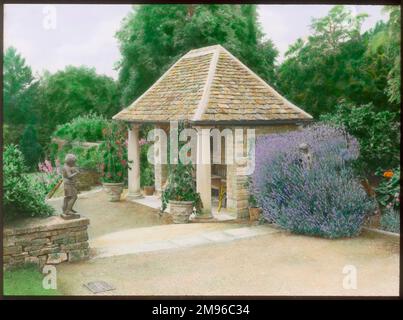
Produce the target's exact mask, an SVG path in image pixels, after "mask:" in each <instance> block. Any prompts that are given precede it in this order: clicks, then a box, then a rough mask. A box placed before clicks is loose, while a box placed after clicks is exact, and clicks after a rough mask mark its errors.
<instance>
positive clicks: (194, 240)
mask: <svg viewBox="0 0 403 320" xmlns="http://www.w3.org/2000/svg"><path fill="white" fill-rule="evenodd" d="M171 242H172V243H174V244H176V245H177V246H179V247H193V246H199V245H203V244H209V243H211V241H210V240H209V239H207V238H205V237H203V236H193V237H183V238H178V239H173V240H171Z"/></svg>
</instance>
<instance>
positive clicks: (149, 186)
mask: <svg viewBox="0 0 403 320" xmlns="http://www.w3.org/2000/svg"><path fill="white" fill-rule="evenodd" d="M140 182H141V185H142V187H143V190H144V194H145V195H146V196H152V195H153V194H154V191H155V188H154V170H153V169H152V168H151V167H146V168H145V169H144V170H143V171H142V172H141V177H140Z"/></svg>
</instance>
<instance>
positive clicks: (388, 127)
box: [320, 103, 400, 172]
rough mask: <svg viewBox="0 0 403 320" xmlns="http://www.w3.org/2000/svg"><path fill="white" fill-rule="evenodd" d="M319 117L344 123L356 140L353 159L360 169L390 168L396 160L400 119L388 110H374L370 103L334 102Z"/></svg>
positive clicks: (397, 157) (338, 123)
mask: <svg viewBox="0 0 403 320" xmlns="http://www.w3.org/2000/svg"><path fill="white" fill-rule="evenodd" d="M320 119H321V120H323V121H325V122H331V123H334V124H337V125H339V126H341V127H344V128H345V129H346V130H347V131H348V132H349V133H350V134H351V135H353V136H354V137H356V138H357V139H358V142H359V143H360V158H359V161H358V162H357V164H358V169H359V170H360V171H361V172H368V170H369V171H372V172H374V171H375V170H377V169H380V168H383V169H387V168H392V167H394V166H397V165H398V164H399V162H400V122H399V121H398V119H397V114H396V113H394V112H390V111H380V112H376V111H375V110H374V106H373V105H372V104H367V105H362V106H354V105H351V104H348V103H342V104H340V105H338V106H337V107H336V108H335V110H334V112H333V113H329V114H326V115H322V116H321V117H320Z"/></svg>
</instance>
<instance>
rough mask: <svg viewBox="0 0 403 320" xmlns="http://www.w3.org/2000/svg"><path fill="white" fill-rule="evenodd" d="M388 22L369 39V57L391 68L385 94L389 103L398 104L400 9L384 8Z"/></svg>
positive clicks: (395, 7) (399, 84) (399, 83)
mask: <svg viewBox="0 0 403 320" xmlns="http://www.w3.org/2000/svg"><path fill="white" fill-rule="evenodd" d="M384 12H387V13H389V21H388V22H387V23H386V25H384V28H382V30H380V32H378V33H377V34H375V36H374V37H373V38H372V39H371V41H370V43H369V48H368V49H369V50H368V51H369V52H368V53H369V55H370V56H381V57H382V58H383V59H384V64H386V65H388V66H391V67H390V69H389V72H388V75H387V86H386V88H385V91H386V94H387V95H388V97H389V101H390V102H391V103H396V104H400V87H401V80H400V7H399V6H386V7H385V8H384Z"/></svg>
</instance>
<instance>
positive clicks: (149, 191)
mask: <svg viewBox="0 0 403 320" xmlns="http://www.w3.org/2000/svg"><path fill="white" fill-rule="evenodd" d="M143 190H144V195H146V196H152V195H153V194H154V191H155V188H154V186H145V187H144V188H143Z"/></svg>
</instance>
